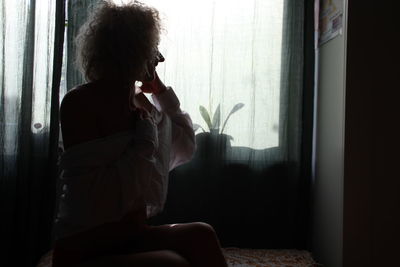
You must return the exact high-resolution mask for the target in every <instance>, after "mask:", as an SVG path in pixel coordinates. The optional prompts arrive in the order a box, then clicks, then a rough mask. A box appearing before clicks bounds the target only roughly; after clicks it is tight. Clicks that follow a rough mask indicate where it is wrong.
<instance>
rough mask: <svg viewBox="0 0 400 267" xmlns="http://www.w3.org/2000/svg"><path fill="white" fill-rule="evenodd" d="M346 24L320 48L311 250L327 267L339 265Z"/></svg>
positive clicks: (341, 244)
mask: <svg viewBox="0 0 400 267" xmlns="http://www.w3.org/2000/svg"><path fill="white" fill-rule="evenodd" d="M345 13H346V12H345ZM344 17H345V16H344ZM344 25H345V27H346V19H344ZM345 27H344V31H343V34H342V35H340V36H338V37H336V38H335V39H333V40H331V41H329V42H328V43H325V44H323V45H322V46H321V47H320V49H319V68H318V89H317V99H316V101H317V104H316V108H317V117H316V137H315V138H316V140H315V141H316V144H315V147H316V151H315V177H314V183H313V203H314V204H313V228H312V229H313V230H312V235H313V239H312V252H313V255H314V257H315V259H316V260H317V261H318V262H320V263H322V264H324V266H326V267H337V266H341V265H342V248H343V239H342V233H343V168H344V126H345V64H346V28H345Z"/></svg>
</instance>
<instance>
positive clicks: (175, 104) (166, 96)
mask: <svg viewBox="0 0 400 267" xmlns="http://www.w3.org/2000/svg"><path fill="white" fill-rule="evenodd" d="M152 98H153V102H154V105H155V107H156V108H157V110H158V111H160V112H162V113H165V114H166V115H167V116H168V117H169V118H170V120H171V135H172V136H171V151H170V164H169V170H172V169H173V168H175V167H177V166H179V165H181V164H183V163H186V162H188V161H190V160H191V159H192V157H193V154H194V151H195V149H196V141H195V137H194V131H193V124H192V120H191V118H190V116H189V114H187V113H186V112H183V111H182V110H181V108H180V102H179V99H178V97H177V96H176V94H175V92H174V90H173V89H172V88H171V87H167V90H166V91H164V92H162V93H161V94H158V95H152Z"/></svg>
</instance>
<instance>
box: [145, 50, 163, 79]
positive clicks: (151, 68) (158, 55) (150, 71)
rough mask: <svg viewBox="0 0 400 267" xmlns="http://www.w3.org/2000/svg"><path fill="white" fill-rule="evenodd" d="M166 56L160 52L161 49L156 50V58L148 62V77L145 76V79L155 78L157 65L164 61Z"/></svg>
mask: <svg viewBox="0 0 400 267" xmlns="http://www.w3.org/2000/svg"><path fill="white" fill-rule="evenodd" d="M164 61H165V58H164V56H163V55H162V54H161V53H160V51H157V52H156V56H155V58H154V60H151V61H149V62H148V63H147V73H146V77H145V78H144V80H145V81H152V80H154V77H155V76H154V72H155V71H156V67H157V65H158V63H159V62H164Z"/></svg>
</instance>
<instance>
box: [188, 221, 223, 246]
mask: <svg viewBox="0 0 400 267" xmlns="http://www.w3.org/2000/svg"><path fill="white" fill-rule="evenodd" d="M189 232H190V235H191V236H192V237H193V239H195V241H198V242H207V243H209V242H216V241H217V240H218V238H217V234H216V232H215V230H214V228H213V227H212V226H211V225H209V224H207V223H203V222H195V223H191V224H190V230H189ZM217 242H218V241H217Z"/></svg>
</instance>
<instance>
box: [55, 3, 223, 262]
mask: <svg viewBox="0 0 400 267" xmlns="http://www.w3.org/2000/svg"><path fill="white" fill-rule="evenodd" d="M159 35H160V19H159V15H158V11H157V10H155V9H154V8H151V7H148V6H145V5H143V4H141V3H138V2H134V3H131V4H126V5H123V6H116V5H114V4H110V3H107V2H104V3H102V5H101V6H100V7H99V8H98V9H97V10H96V11H95V12H94V13H93V14H92V17H91V18H90V19H89V20H88V22H87V23H86V24H85V25H84V26H83V27H82V28H81V30H80V33H79V35H78V38H77V45H78V55H77V56H78V58H77V59H78V63H79V65H80V66H81V68H82V71H83V73H84V74H85V76H86V78H87V80H88V81H89V82H88V83H86V84H83V85H79V86H77V87H76V88H74V89H72V90H70V91H69V92H68V94H67V95H66V96H65V97H64V99H63V101H62V104H61V129H62V136H63V141H64V148H65V152H64V153H63V155H62V158H61V161H60V166H61V169H62V174H61V182H62V183H63V192H62V193H61V195H60V196H59V203H60V204H59V210H58V214H57V219H56V224H55V233H56V243H55V248H54V253H53V266H54V267H63V266H65V267H66V266H96V267H99V266H110V267H118V266H138V267H139V266H146V267H152V266H154V267H155V266H162V267H166V266H202V267H213V266H215V267H217V266H218V267H219V266H221V267H222V266H227V265H226V262H225V259H224V257H223V254H222V252H221V248H220V245H219V241H218V239H217V236H216V234H215V232H214V230H213V228H212V227H211V226H210V225H208V224H205V223H188V224H174V225H162V226H149V225H147V224H146V220H147V218H149V217H151V216H154V215H156V214H157V213H159V212H160V211H161V210H162V209H163V206H164V203H165V199H166V194H167V185H168V172H169V171H170V170H171V169H173V168H174V167H176V166H178V165H180V164H182V163H185V162H187V161H189V160H190V159H191V157H192V155H193V153H194V149H195V139H194V132H193V128H192V122H191V119H190V117H189V115H188V114H186V113H184V112H182V110H181V109H180V103H179V100H178V98H177V97H176V95H175V93H174V91H173V90H172V88H171V87H167V86H165V85H164V84H163V82H162V81H161V80H160V79H159V77H158V75H157V73H156V71H155V68H156V66H157V64H158V63H159V62H163V61H164V58H163V56H162V55H161V53H160V52H159V51H158V49H157V46H158V43H159ZM136 81H142V83H143V84H142V86H141V87H140V89H138V88H137V87H136V86H135V82H136ZM143 92H146V93H151V94H152V98H153V101H152V102H153V103H151V102H150V101H149V100H148V99H147V98H146V96H145V95H144V94H143Z"/></svg>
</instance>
